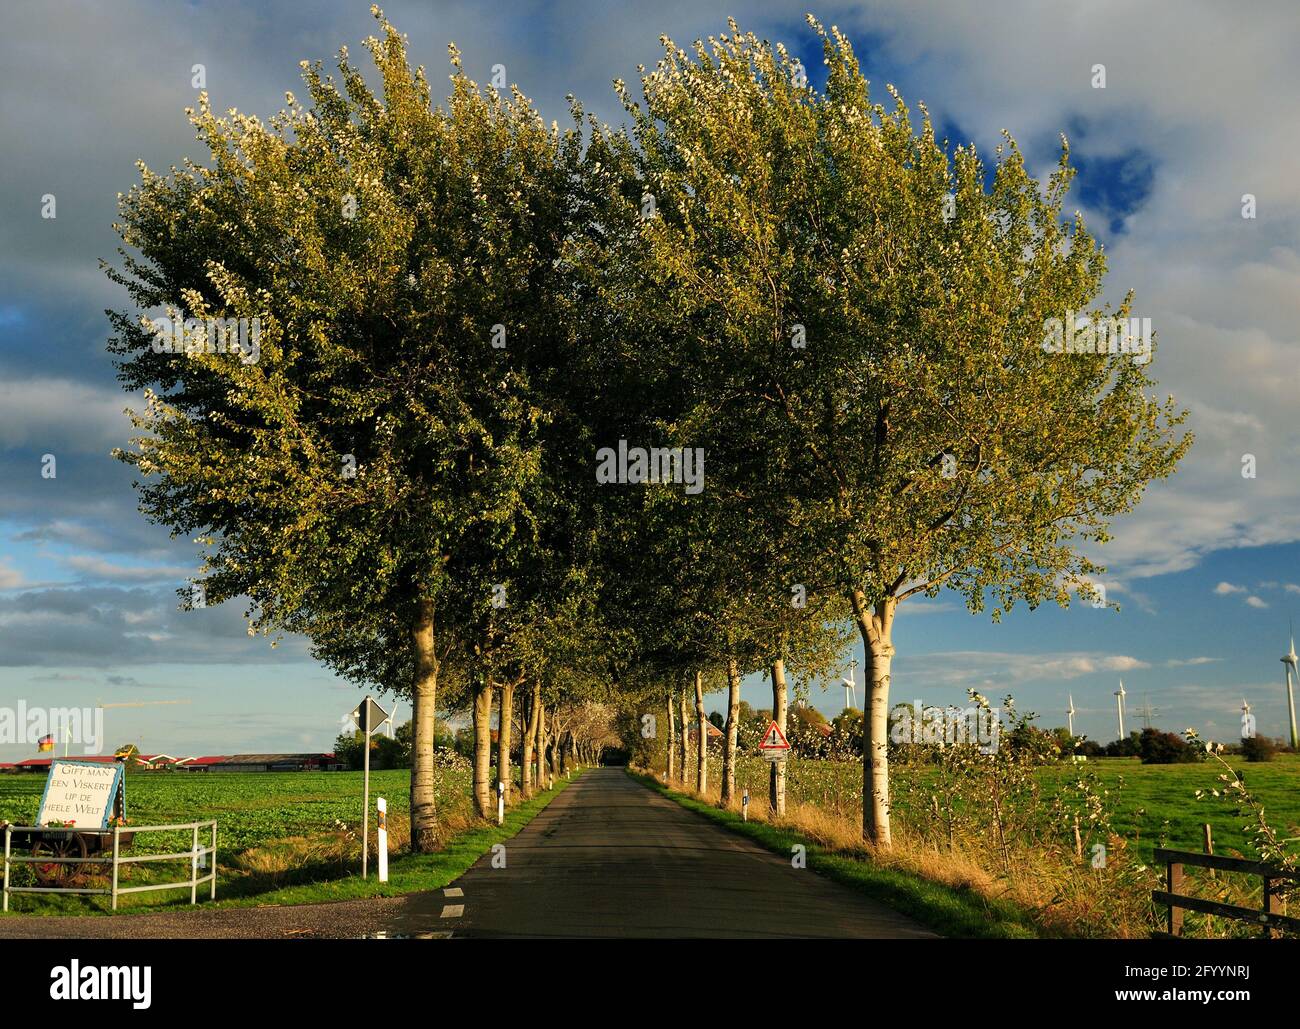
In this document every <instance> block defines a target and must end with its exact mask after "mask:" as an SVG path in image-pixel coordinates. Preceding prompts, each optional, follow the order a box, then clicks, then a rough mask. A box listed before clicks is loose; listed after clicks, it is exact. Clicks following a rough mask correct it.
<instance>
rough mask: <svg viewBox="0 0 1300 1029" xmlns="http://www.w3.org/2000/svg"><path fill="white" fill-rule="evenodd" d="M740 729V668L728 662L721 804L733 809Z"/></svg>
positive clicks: (732, 661) (733, 661)
mask: <svg viewBox="0 0 1300 1029" xmlns="http://www.w3.org/2000/svg"><path fill="white" fill-rule="evenodd" d="M739 728H740V667H739V665H737V664H736V659H735V658H734V657H733V658H730V659H728V661H727V738H726V740H725V741H724V742H723V745H722V797H721V804H722V806H723V807H725V808H729V807H731V805H732V803H733V802H734V801H735V799H736V736H737V732H738V730H739Z"/></svg>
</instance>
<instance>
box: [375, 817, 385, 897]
mask: <svg viewBox="0 0 1300 1029" xmlns="http://www.w3.org/2000/svg"><path fill="white" fill-rule="evenodd" d="M375 839H376V849H377V850H378V851H379V881H380V882H381V883H386V882H388V801H386V800H385V799H384V798H383V797H380V798H379V821H378V822H377V823H376V827H375Z"/></svg>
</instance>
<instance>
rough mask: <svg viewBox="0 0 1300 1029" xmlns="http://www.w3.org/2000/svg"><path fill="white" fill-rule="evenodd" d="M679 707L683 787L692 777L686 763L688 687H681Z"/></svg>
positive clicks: (678, 699)
mask: <svg viewBox="0 0 1300 1029" xmlns="http://www.w3.org/2000/svg"><path fill="white" fill-rule="evenodd" d="M677 705H678V712H679V713H680V714H681V716H682V717H681V723H682V734H681V737H680V740H679V745H680V747H681V759H682V760H681V765H680V768H681V772H680V774H679V776H678V778H679V779H680V781H681V783H682V785H683V786H685V785H686V783H687V781H688V776H689V775H690V771H689V766H688V765H687V763H686V726H687V725H688V724H689V723H688V722H687V721H686V687H685V686H683V687H681V689H680V690H679V691H678V693H677Z"/></svg>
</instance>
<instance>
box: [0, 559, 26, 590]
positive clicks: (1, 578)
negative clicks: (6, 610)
mask: <svg viewBox="0 0 1300 1029" xmlns="http://www.w3.org/2000/svg"><path fill="white" fill-rule="evenodd" d="M26 581H27V580H26V579H25V578H24V576H23V573H22V572H20V571H18V569H16V568H11V567H10V566H9V564H8V562H6V561H0V590H13V589H18V588H19V587H20V586H23V585H24V584H25V583H26Z"/></svg>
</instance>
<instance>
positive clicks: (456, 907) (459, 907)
mask: <svg viewBox="0 0 1300 1029" xmlns="http://www.w3.org/2000/svg"><path fill="white" fill-rule="evenodd" d="M464 913H465V905H464V904H444V905H443V906H442V917H443V918H459V917H460V916H461V915H463V914H464Z"/></svg>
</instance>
